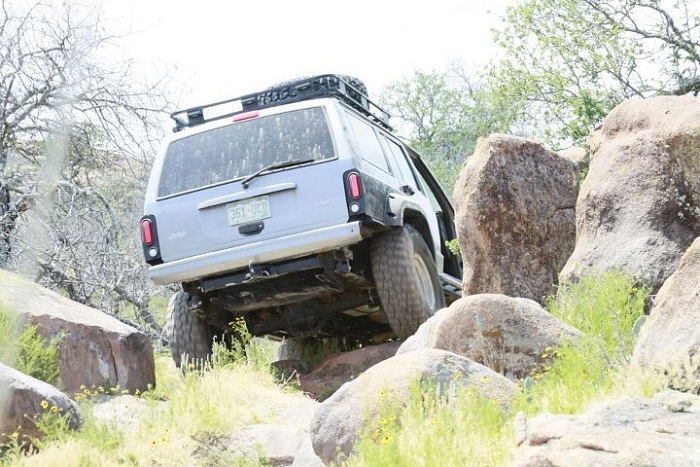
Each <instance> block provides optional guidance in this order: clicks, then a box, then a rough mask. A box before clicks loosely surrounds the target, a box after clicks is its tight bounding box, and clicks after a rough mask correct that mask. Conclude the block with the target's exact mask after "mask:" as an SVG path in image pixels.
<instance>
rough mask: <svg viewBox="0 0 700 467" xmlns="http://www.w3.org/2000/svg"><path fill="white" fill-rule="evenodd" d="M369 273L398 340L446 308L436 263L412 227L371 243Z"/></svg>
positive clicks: (386, 233)
mask: <svg viewBox="0 0 700 467" xmlns="http://www.w3.org/2000/svg"><path fill="white" fill-rule="evenodd" d="M371 257H372V274H373V275H374V280H375V284H376V286H377V293H378V294H379V301H380V302H381V305H382V309H383V310H384V313H386V315H387V318H388V319H389V325H390V326H391V330H392V331H394V333H395V334H396V336H397V337H398V338H400V339H405V338H407V337H409V336H411V335H412V334H414V333H415V332H416V330H417V329H418V326H420V325H421V324H422V323H424V322H425V321H426V320H427V319H428V318H430V317H431V316H432V315H434V314H435V312H436V311H437V310H439V309H440V308H443V307H444V306H445V296H444V294H443V292H442V287H441V285H440V280H439V278H438V274H437V267H436V266H435V260H434V259H433V256H432V254H431V253H430V249H429V248H428V245H426V243H425V240H423V237H421V235H420V233H418V231H417V230H416V229H415V228H414V227H413V226H411V225H409V224H406V225H404V226H403V227H402V228H400V229H392V230H389V231H387V232H384V233H382V234H381V235H380V236H378V237H377V238H376V239H375V240H374V241H373V243H372V248H371Z"/></svg>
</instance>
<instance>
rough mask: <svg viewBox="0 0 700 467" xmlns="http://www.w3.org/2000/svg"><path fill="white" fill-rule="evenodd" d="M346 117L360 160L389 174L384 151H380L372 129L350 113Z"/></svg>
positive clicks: (377, 139) (380, 146)
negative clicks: (355, 141)
mask: <svg viewBox="0 0 700 467" xmlns="http://www.w3.org/2000/svg"><path fill="white" fill-rule="evenodd" d="M347 115H348V120H349V122H350V127H351V128H352V132H353V134H354V135H355V139H356V140H357V145H358V146H359V149H360V156H361V157H362V159H364V160H366V161H367V162H370V163H371V164H373V165H375V166H377V167H379V168H380V169H382V170H384V171H385V172H390V170H389V164H388V163H387V160H386V157H385V156H384V150H383V149H382V145H381V143H379V138H378V137H377V133H375V131H374V128H372V126H371V125H370V124H368V123H366V122H364V121H362V120H360V119H359V118H357V117H355V116H354V115H352V114H350V113H348V114H347Z"/></svg>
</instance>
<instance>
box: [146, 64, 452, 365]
mask: <svg viewBox="0 0 700 467" xmlns="http://www.w3.org/2000/svg"><path fill="white" fill-rule="evenodd" d="M172 118H173V119H174V120H175V122H176V126H175V128H174V131H173V134H172V135H170V137H168V138H167V139H166V141H165V142H164V144H163V147H162V150H161V151H160V153H159V154H158V156H157V158H156V160H155V162H154V166H153V171H152V173H151V177H150V181H149V185H148V190H147V193H146V199H145V215H144V216H143V218H142V220H141V233H142V241H143V253H144V256H145V259H146V263H148V265H149V274H150V277H151V278H152V280H153V281H154V282H155V283H157V284H171V283H181V284H182V288H181V290H180V291H178V292H177V293H176V294H175V295H174V296H173V298H172V299H171V300H170V304H169V310H168V318H167V323H166V339H167V340H168V341H169V344H170V347H171V349H172V353H173V358H174V360H175V362H176V364H177V365H180V364H181V362H182V361H183V358H186V357H185V356H187V358H189V359H206V358H207V357H208V356H209V355H210V354H211V352H212V343H213V339H214V338H215V337H217V336H218V337H219V338H223V341H227V339H229V342H230V339H231V338H235V337H236V336H235V335H234V334H235V332H236V329H237V328H236V326H235V325H233V323H234V322H236V321H237V319H239V318H244V320H245V325H246V327H247V329H248V332H249V333H250V334H251V335H254V336H262V335H267V336H276V337H279V338H319V337H343V338H345V339H346V340H348V339H349V340H352V341H354V342H356V343H363V344H367V343H373V342H381V341H384V340H387V339H391V338H405V337H407V336H409V335H411V334H412V333H413V332H415V330H416V329H417V327H418V326H419V325H420V324H421V323H422V322H423V321H425V320H426V319H427V318H428V317H430V316H431V315H432V314H434V313H435V311H437V310H438V309H439V308H441V307H443V306H445V304H446V303H449V302H451V301H453V300H454V299H456V298H458V297H459V295H460V278H461V274H462V273H461V262H460V258H459V257H458V256H456V255H454V254H453V253H452V252H451V251H450V249H449V248H447V246H446V242H447V241H450V240H452V239H454V238H455V236H456V235H455V229H454V222H453V221H454V210H453V208H452V206H451V204H450V202H449V199H448V197H447V196H446V195H445V193H444V192H443V191H442V189H441V188H440V186H439V184H438V183H437V181H436V180H435V178H434V177H433V176H432V174H431V173H430V171H429V170H428V168H427V167H426V166H425V164H424V163H423V162H422V160H421V158H420V157H419V155H418V154H417V153H416V152H415V151H414V150H412V149H411V148H410V147H408V146H406V145H405V144H404V143H402V142H401V141H400V140H399V139H397V138H396V137H395V136H394V135H393V134H392V132H391V128H390V126H389V124H388V120H389V115H388V114H387V113H386V112H384V111H383V110H382V109H381V108H380V107H379V106H377V105H376V104H374V103H373V102H372V101H370V99H369V98H368V97H367V92H366V89H365V87H364V85H363V84H362V82H361V81H359V80H357V79H354V78H350V77H347V76H344V75H321V76H314V77H309V78H301V79H297V80H294V81H290V82H286V83H281V84H278V85H276V86H273V87H271V88H268V89H265V90H264V91H261V92H258V93H254V94H248V95H245V96H241V97H237V98H234V99H229V100H225V101H221V102H216V103H213V104H208V105H203V106H201V107H195V108H191V109H187V110H182V111H178V112H175V113H174V114H173V115H172Z"/></svg>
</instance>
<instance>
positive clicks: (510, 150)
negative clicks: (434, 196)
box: [453, 135, 578, 303]
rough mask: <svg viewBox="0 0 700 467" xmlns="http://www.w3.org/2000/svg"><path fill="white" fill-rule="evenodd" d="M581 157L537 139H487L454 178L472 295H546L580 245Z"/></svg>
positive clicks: (466, 274)
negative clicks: (567, 154) (578, 164)
mask: <svg viewBox="0 0 700 467" xmlns="http://www.w3.org/2000/svg"><path fill="white" fill-rule="evenodd" d="M577 194H578V171H577V167H576V164H575V163H573V162H571V161H569V160H567V159H564V158H563V157H561V156H559V155H558V154H556V153H554V152H551V151H547V150H546V149H544V148H543V147H542V146H541V145H539V144H538V143H535V142H533V141H529V140H526V139H523V138H518V137H514V136H506V135H491V136H489V137H488V138H481V139H479V142H478V143H477V147H476V150H475V151H474V154H473V155H472V156H471V157H470V158H468V159H467V162H466V163H465V164H464V167H463V168H462V171H461V172H460V175H459V179H458V181H457V183H456V185H455V190H454V196H453V198H454V202H455V213H456V216H455V224H456V227H457V236H458V238H459V246H460V248H461V251H462V258H463V261H464V278H463V281H462V285H463V290H464V293H465V294H466V295H473V294H480V293H497V294H503V295H508V296H511V297H524V298H529V299H532V300H535V301H537V302H540V303H541V302H542V298H543V297H544V296H546V295H549V294H551V293H552V292H553V285H554V284H556V282H557V278H558V275H559V271H560V270H561V268H562V266H564V264H565V263H566V260H567V259H568V258H569V256H570V255H571V252H572V251H573V249H574V244H575V239H576V230H575V213H574V206H575V204H576V196H577Z"/></svg>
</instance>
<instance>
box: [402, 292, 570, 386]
mask: <svg viewBox="0 0 700 467" xmlns="http://www.w3.org/2000/svg"><path fill="white" fill-rule="evenodd" d="M579 336H580V333H579V331H577V330H576V329H574V328H572V327H571V326H568V325H566V324H564V323H562V322H561V321H559V320H558V319H556V318H554V317H553V316H552V315H550V314H549V313H548V312H547V311H546V310H545V309H544V308H542V307H541V306H540V305H539V304H538V303H537V302H535V301H532V300H528V299H525V298H511V297H506V296H504V295H496V294H481V295H471V296H468V297H463V298H460V299H459V300H457V301H455V302H453V303H452V304H451V305H450V306H449V308H444V309H442V310H440V311H439V312H438V313H437V314H435V316H433V317H431V318H430V319H428V321H426V322H425V323H424V324H423V325H421V327H420V328H418V332H416V334H414V335H413V336H411V337H410V338H409V339H407V340H406V342H404V344H403V345H402V346H401V348H400V349H399V351H398V353H399V354H401V353H404V352H407V351H411V350H415V349H426V348H434V349H443V350H448V351H450V352H454V353H456V354H458V355H461V356H463V357H465V358H468V359H469V360H472V361H474V362H477V363H480V364H482V365H485V366H487V367H489V368H491V369H492V370H494V371H495V372H497V373H500V374H502V375H504V376H506V377H508V378H511V379H516V378H525V377H527V376H528V375H530V372H531V370H534V369H537V368H538V366H540V365H541V364H543V363H544V362H546V361H547V360H546V359H547V357H545V358H543V357H542V355H545V354H546V352H545V349H547V348H548V347H554V346H557V345H558V344H559V343H560V342H561V340H562V338H568V339H577V338H578V337H579ZM549 354H550V355H551V352H549Z"/></svg>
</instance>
